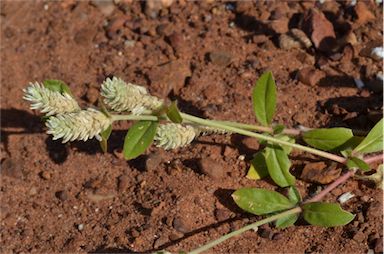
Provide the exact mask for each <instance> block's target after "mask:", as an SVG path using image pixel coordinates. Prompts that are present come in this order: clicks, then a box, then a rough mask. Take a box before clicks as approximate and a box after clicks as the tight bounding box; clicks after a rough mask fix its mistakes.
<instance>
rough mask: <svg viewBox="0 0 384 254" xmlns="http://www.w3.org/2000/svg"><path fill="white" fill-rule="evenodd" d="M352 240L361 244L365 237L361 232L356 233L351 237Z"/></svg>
mask: <svg viewBox="0 0 384 254" xmlns="http://www.w3.org/2000/svg"><path fill="white" fill-rule="evenodd" d="M353 240H355V241H357V242H359V243H361V242H363V241H364V240H365V235H364V233H363V232H361V231H358V232H357V233H356V234H355V235H354V236H353Z"/></svg>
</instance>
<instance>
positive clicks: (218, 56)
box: [209, 51, 232, 67]
mask: <svg viewBox="0 0 384 254" xmlns="http://www.w3.org/2000/svg"><path fill="white" fill-rule="evenodd" d="M209 60H210V61H211V62H212V63H213V64H214V65H217V66H221V67H226V66H228V65H229V64H231V62H232V56H231V55H230V54H229V53H228V52H226V51H215V52H210V53H209Z"/></svg>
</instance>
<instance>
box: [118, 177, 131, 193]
mask: <svg viewBox="0 0 384 254" xmlns="http://www.w3.org/2000/svg"><path fill="white" fill-rule="evenodd" d="M128 187H129V178H128V176H126V175H121V176H119V178H118V180H117V189H118V190H119V191H120V192H124V191H126V190H127V189H128Z"/></svg>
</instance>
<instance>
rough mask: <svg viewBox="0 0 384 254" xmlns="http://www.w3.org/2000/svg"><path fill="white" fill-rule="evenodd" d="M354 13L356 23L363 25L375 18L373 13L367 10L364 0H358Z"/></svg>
mask: <svg viewBox="0 0 384 254" xmlns="http://www.w3.org/2000/svg"><path fill="white" fill-rule="evenodd" d="M354 10H355V13H356V16H357V17H358V18H357V24H358V25H364V24H365V23H367V22H369V21H372V20H375V18H376V17H375V15H374V14H373V13H372V12H371V11H370V10H369V8H368V7H367V5H366V4H365V3H364V1H358V2H357V3H356V5H355V8H354Z"/></svg>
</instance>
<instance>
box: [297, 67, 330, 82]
mask: <svg viewBox="0 0 384 254" xmlns="http://www.w3.org/2000/svg"><path fill="white" fill-rule="evenodd" d="M324 77H325V73H324V72H322V71H320V70H317V69H314V68H312V67H305V68H303V69H301V70H300V71H299V72H298V74H297V78H298V80H299V81H300V82H302V83H304V84H306V85H310V86H314V85H316V84H317V83H318V82H319V81H320V80H321V79H322V78H324Z"/></svg>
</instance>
